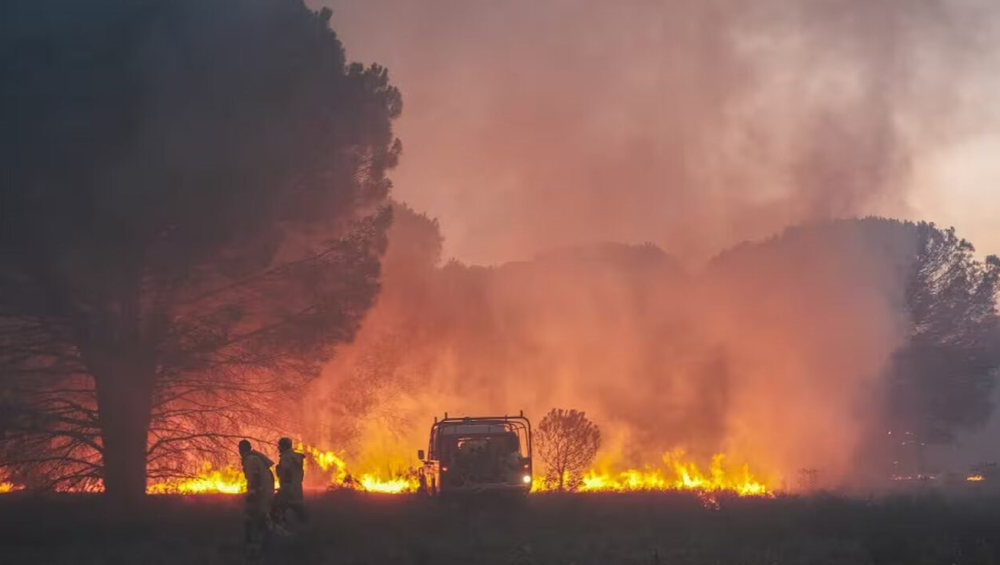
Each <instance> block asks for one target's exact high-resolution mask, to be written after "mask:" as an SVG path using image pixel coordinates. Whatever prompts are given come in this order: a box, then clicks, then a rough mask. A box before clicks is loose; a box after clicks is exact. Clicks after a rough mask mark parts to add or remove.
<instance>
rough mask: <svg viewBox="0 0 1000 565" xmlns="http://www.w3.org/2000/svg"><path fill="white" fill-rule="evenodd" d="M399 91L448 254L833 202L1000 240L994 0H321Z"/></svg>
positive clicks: (810, 209) (688, 230)
mask: <svg viewBox="0 0 1000 565" xmlns="http://www.w3.org/2000/svg"><path fill="white" fill-rule="evenodd" d="M310 4H311V5H312V6H313V7H320V6H324V5H325V6H329V7H331V8H332V9H333V10H334V16H333V27H334V29H335V30H336V31H337V32H338V34H339V35H340V36H341V38H342V39H343V41H344V43H345V46H346V49H347V53H348V57H349V58H350V59H352V60H360V61H363V62H366V63H369V62H378V63H380V64H384V65H385V66H387V67H388V68H389V70H390V76H392V77H393V81H394V83H395V84H396V85H398V86H399V87H400V88H401V89H402V91H403V95H404V105H405V106H404V112H403V116H402V118H401V119H400V120H399V122H398V126H397V130H398V135H399V136H400V138H401V139H402V140H403V144H404V157H403V160H402V164H401V165H400V166H399V168H398V169H397V170H396V171H395V172H394V174H393V178H394V182H395V184H396V189H395V194H396V197H397V198H399V199H401V200H404V201H407V202H409V203H410V204H412V205H413V206H414V207H416V208H417V209H419V210H421V211H424V212H427V213H428V214H430V215H432V216H436V217H437V218H439V219H440V221H441V225H442V230H443V231H444V234H445V237H446V244H445V245H446V248H445V255H446V256H455V257H457V258H459V259H462V260H465V261H470V262H477V263H492V262H500V261H506V260H510V259H517V258H523V257H528V256H532V255H534V254H535V253H536V252H538V251H541V250H545V249H548V248H551V247H555V246H561V245H567V244H576V243H584V242H588V241H595V240H618V241H626V242H643V241H652V242H654V243H657V244H659V245H661V246H663V247H664V248H666V249H667V250H669V251H671V252H672V253H675V254H678V255H680V256H682V257H684V258H686V259H692V260H698V259H701V258H704V257H707V256H709V255H711V254H714V253H715V252H717V251H718V250H719V249H721V248H723V247H725V246H728V245H730V244H732V243H734V242H737V241H740V240H743V239H747V238H760V237H764V236H767V235H770V234H772V233H774V232H776V231H778V230H780V229H781V228H782V227H784V226H786V225H789V224H793V223H798V222H802V221H807V220H810V219H817V218H825V217H841V216H851V215H866V214H881V215H891V216H895V217H905V218H920V219H929V220H933V221H936V222H938V223H940V224H950V225H955V226H956V227H957V228H958V229H959V232H960V234H961V235H963V236H965V237H966V238H968V239H970V240H971V241H973V242H974V243H975V244H976V245H977V247H978V248H979V249H980V251H984V252H1000V227H995V224H996V220H995V219H996V218H998V217H1000V160H998V159H997V158H996V156H997V155H998V154H1000V153H998V151H1000V126H998V124H1000V120H998V117H1000V116H998V115H997V110H995V109H994V108H992V107H991V106H992V105H993V101H995V100H996V99H997V95H998V94H1000V88H998V81H997V80H995V79H993V78H992V76H993V75H995V73H993V72H992V70H993V69H995V68H997V65H998V64H1000V50H998V48H997V45H998V44H1000V39H998V37H1000V36H998V33H997V30H998V29H1000V26H997V25H996V22H997V17H996V10H995V9H994V8H993V7H992V6H991V4H992V2H989V1H987V0H965V1H960V2H958V1H948V0H884V1H880V2H871V1H870V0H797V1H792V0H760V1H759V2H741V1H739V0H625V1H618V0H616V1H613V2H612V1H610V0H599V1H597V0H419V1H417V0H310Z"/></svg>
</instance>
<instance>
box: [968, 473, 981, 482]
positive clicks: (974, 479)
mask: <svg viewBox="0 0 1000 565" xmlns="http://www.w3.org/2000/svg"><path fill="white" fill-rule="evenodd" d="M965 480H967V481H969V482H973V483H978V482H979V481H982V480H983V476H982V475H969V476H968V477H965Z"/></svg>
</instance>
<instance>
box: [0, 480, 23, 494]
mask: <svg viewBox="0 0 1000 565" xmlns="http://www.w3.org/2000/svg"><path fill="white" fill-rule="evenodd" d="M17 490H21V487H20V486H18V485H15V484H14V483H11V482H6V481H5V482H0V494H6V493H8V492H14V491H17Z"/></svg>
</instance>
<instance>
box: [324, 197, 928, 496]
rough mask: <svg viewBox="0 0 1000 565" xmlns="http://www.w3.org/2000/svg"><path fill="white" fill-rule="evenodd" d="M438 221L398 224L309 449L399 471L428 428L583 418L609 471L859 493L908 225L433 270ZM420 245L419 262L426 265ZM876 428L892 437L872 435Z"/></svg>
mask: <svg viewBox="0 0 1000 565" xmlns="http://www.w3.org/2000/svg"><path fill="white" fill-rule="evenodd" d="M435 233H436V227H435V226H433V224H431V223H430V222H428V221H427V220H426V218H421V217H420V216H417V215H415V214H413V213H412V212H409V211H407V210H405V209H400V210H399V211H398V212H397V216H396V223H395V225H394V226H393V228H392V232H391V234H390V239H391V241H393V242H404V243H402V244H400V245H399V246H397V247H393V246H392V245H393V244H390V250H389V255H388V256H387V259H386V268H385V275H384V277H385V279H384V283H385V286H384V290H383V294H382V297H381V299H380V302H379V305H378V306H377V307H376V308H375V310H373V312H372V313H371V315H370V316H369V318H368V320H367V321H366V323H365V326H364V329H363V331H362V333H361V334H360V335H359V337H358V340H357V341H356V342H355V343H354V344H352V345H351V346H349V347H346V348H345V349H344V350H343V351H342V354H341V355H339V356H338V358H337V359H336V360H335V361H334V362H333V363H332V364H330V365H329V366H328V367H327V369H326V371H325V372H324V378H322V379H321V380H320V381H319V382H318V383H316V385H315V388H314V389H313V393H311V394H310V395H309V402H308V403H307V406H308V408H307V410H306V413H307V414H308V415H309V416H310V418H311V422H310V429H311V431H310V433H309V436H310V437H313V438H317V440H319V441H322V442H323V443H324V444H326V445H331V446H337V447H338V448H346V449H347V452H348V454H349V459H350V460H352V461H357V462H359V463H360V464H361V466H362V468H364V469H369V470H370V469H372V468H379V469H381V470H382V471H383V472H384V471H385V470H386V469H387V467H395V468H396V469H401V468H405V467H406V466H408V465H409V464H412V459H411V457H412V453H410V452H412V451H413V449H415V446H423V443H424V442H425V441H426V433H427V427H428V425H429V420H430V417H431V416H432V415H440V414H441V413H443V412H445V411H450V412H451V413H452V414H453V415H455V414H460V415H461V414H502V413H512V412H516V410H518V409H522V408H523V409H525V410H526V412H527V413H528V414H529V416H532V417H534V418H536V419H537V418H540V417H541V415H543V414H544V413H545V412H547V411H548V409H549V408H551V407H553V406H564V407H574V408H578V409H582V410H586V411H587V413H588V414H589V415H590V416H591V417H592V418H593V419H594V420H595V421H596V422H597V423H598V424H599V425H600V426H601V428H602V431H603V434H604V438H605V441H604V445H603V447H602V450H601V452H600V460H599V461H598V466H599V467H603V466H607V467H608V468H611V469H617V470H621V469H623V468H625V467H626V466H628V467H636V468H642V466H644V465H649V464H653V465H655V464H657V463H659V462H660V458H661V456H662V455H663V454H664V453H667V452H670V451H672V450H674V449H683V450H685V451H686V452H687V453H688V454H689V456H690V457H691V458H692V459H693V460H696V461H698V462H699V463H700V464H706V463H707V461H708V460H709V459H710V458H711V456H712V455H713V454H716V453H724V454H726V455H727V457H730V458H731V459H733V460H735V461H737V462H740V463H749V464H750V465H751V468H752V469H754V471H755V472H758V473H762V474H764V476H765V477H767V478H768V480H770V481H772V486H777V485H778V484H779V483H778V482H777V481H781V480H784V481H789V483H788V486H790V487H794V486H795V485H794V481H795V480H796V479H795V477H796V473H797V471H798V470H799V469H802V468H816V469H821V470H822V473H823V478H824V481H827V484H830V485H847V484H853V485H857V484H859V482H860V481H862V480H864V479H866V478H868V477H865V476H864V475H863V474H862V473H859V469H860V468H861V467H860V466H858V465H857V461H858V458H859V457H861V456H862V455H863V453H864V449H865V448H866V447H868V446H867V445H865V443H866V441H869V440H870V439H871V437H872V430H874V429H880V428H879V427H880V424H881V410H880V409H881V405H880V402H881V400H880V399H881V398H882V396H881V392H882V386H883V385H882V382H881V377H882V375H883V372H884V369H885V366H886V362H887V360H888V358H889V355H890V354H891V352H892V351H893V350H894V349H895V348H896V347H897V346H898V345H899V344H900V342H901V341H902V339H903V336H904V333H905V331H906V323H907V320H906V319H905V315H904V314H903V312H902V306H901V302H902V292H903V288H904V278H905V274H906V272H907V271H908V268H909V262H910V261H912V258H913V256H914V255H915V253H914V251H915V249H914V243H915V239H914V234H915V232H914V229H913V226H912V225H906V224H901V223H898V222H889V221H883V220H865V221H845V222H840V223H832V224H823V225H817V226H813V227H809V228H801V229H796V230H792V231H790V232H788V233H786V234H785V235H783V236H782V237H780V238H777V239H774V240H771V241H768V242H765V243H761V244H754V245H747V246H743V247H740V248H737V249H734V250H732V251H730V252H727V253H726V254H724V255H723V256H721V257H720V258H718V259H717V260H715V261H713V262H712V263H711V264H710V265H709V268H708V269H707V270H705V271H704V272H702V273H700V274H697V275H691V274H688V273H686V272H685V271H684V270H682V269H680V268H679V267H678V264H677V263H676V261H675V260H674V259H672V258H671V257H670V256H668V255H666V254H664V253H663V252H662V251H660V250H659V249H657V248H655V247H652V246H640V247H630V246H625V245H621V244H602V245H598V246H587V247H578V248H570V249H564V250H561V251H559V252H554V253H550V254H546V255H542V256H539V257H538V258H536V259H534V260H531V261H525V262H517V263H509V264H506V265H503V266H501V267H497V268H489V269H484V268H481V267H466V266H463V265H460V264H454V263H453V264H449V265H445V266H443V267H436V266H435V265H436V263H435V261H434V256H435V252H436V250H437V249H439V248H438V242H439V240H437V239H436V238H435V237H434V234H435ZM417 250H422V251H419V252H415V251H417ZM881 433H884V432H881Z"/></svg>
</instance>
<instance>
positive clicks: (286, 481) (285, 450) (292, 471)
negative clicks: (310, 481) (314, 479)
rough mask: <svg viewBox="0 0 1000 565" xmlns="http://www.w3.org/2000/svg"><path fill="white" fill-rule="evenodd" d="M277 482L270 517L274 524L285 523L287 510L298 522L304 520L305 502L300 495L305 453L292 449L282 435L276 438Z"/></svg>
mask: <svg viewBox="0 0 1000 565" xmlns="http://www.w3.org/2000/svg"><path fill="white" fill-rule="evenodd" d="M278 452H279V454H280V455H279V457H278V467H277V471H278V482H279V483H280V484H281V490H279V491H278V494H276V495H275V497H274V509H273V511H272V518H273V519H274V522H275V523H276V524H281V525H284V524H285V520H286V516H287V514H288V512H289V511H291V512H293V513H294V514H295V516H296V518H297V519H298V521H299V522H303V523H304V522H306V521H307V519H308V516H307V515H306V508H305V503H304V501H303V497H302V478H303V476H304V474H305V469H304V466H305V464H304V461H305V455H303V454H301V453H297V452H296V451H295V450H294V449H292V440H291V439H289V438H287V437H283V438H281V439H279V440H278Z"/></svg>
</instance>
